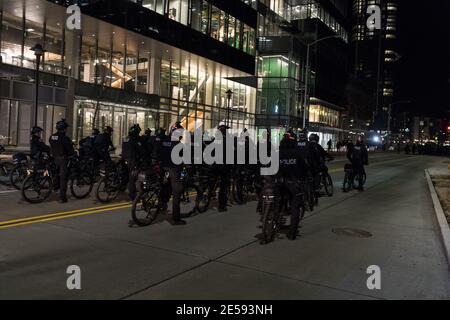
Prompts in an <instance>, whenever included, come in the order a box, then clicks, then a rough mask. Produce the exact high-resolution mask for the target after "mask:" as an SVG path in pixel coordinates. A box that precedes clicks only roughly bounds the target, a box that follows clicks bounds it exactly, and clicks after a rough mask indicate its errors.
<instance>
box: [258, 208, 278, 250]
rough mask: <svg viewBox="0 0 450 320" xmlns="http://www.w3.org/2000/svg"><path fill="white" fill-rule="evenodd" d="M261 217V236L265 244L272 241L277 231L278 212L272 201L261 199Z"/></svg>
mask: <svg viewBox="0 0 450 320" xmlns="http://www.w3.org/2000/svg"><path fill="white" fill-rule="evenodd" d="M262 206H263V209H262V210H263V218H262V236H263V241H262V242H263V243H264V244H267V243H270V242H272V241H273V239H274V238H275V235H276V234H277V233H278V228H279V225H278V213H277V212H276V211H277V210H276V208H275V205H274V202H273V201H263V204H262Z"/></svg>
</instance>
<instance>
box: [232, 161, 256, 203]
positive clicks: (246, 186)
mask: <svg viewBox="0 0 450 320" xmlns="http://www.w3.org/2000/svg"><path fill="white" fill-rule="evenodd" d="M256 189H257V186H256V174H255V171H254V170H251V169H249V168H248V167H247V166H243V165H238V166H237V168H236V169H235V170H234V171H233V178H232V186H231V194H232V196H233V200H234V202H235V203H237V204H244V203H246V202H247V201H248V200H249V199H250V196H251V195H252V194H254V193H255V192H256Z"/></svg>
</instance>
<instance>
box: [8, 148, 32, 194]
mask: <svg viewBox="0 0 450 320" xmlns="http://www.w3.org/2000/svg"><path fill="white" fill-rule="evenodd" d="M13 165H14V167H13V169H12V170H11V172H10V173H9V180H10V183H11V185H12V186H13V187H14V188H15V189H17V190H21V189H22V184H23V182H24V180H25V178H26V177H27V176H28V174H29V172H30V166H29V161H28V157H27V156H26V155H25V154H23V153H17V154H15V155H14V156H13Z"/></svg>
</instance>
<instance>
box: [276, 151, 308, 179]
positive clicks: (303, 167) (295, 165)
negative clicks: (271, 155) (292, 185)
mask: <svg viewBox="0 0 450 320" xmlns="http://www.w3.org/2000/svg"><path fill="white" fill-rule="evenodd" d="M279 157H280V169H279V175H281V176H282V177H284V178H287V179H299V178H306V177H307V173H308V165H307V160H306V158H305V157H304V155H303V154H302V152H301V151H300V149H299V148H296V147H294V148H287V147H283V146H281V147H280V151H279Z"/></svg>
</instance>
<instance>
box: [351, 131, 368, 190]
mask: <svg viewBox="0 0 450 320" xmlns="http://www.w3.org/2000/svg"><path fill="white" fill-rule="evenodd" d="M347 159H348V160H349V161H350V162H351V164H352V167H353V172H354V175H355V176H357V177H358V190H359V191H364V186H363V182H364V181H363V175H364V173H365V170H364V166H365V165H368V164H369V153H368V152H367V148H366V145H365V144H364V138H363V136H359V137H358V140H357V141H356V144H355V145H353V143H349V144H348V145H347Z"/></svg>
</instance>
